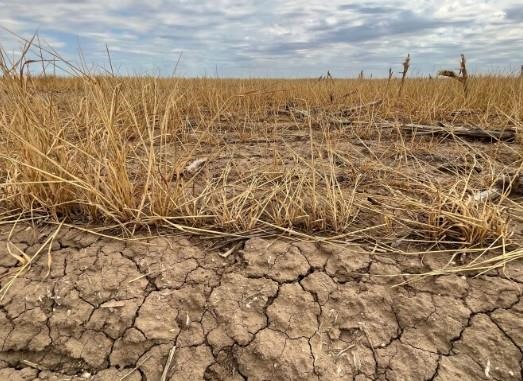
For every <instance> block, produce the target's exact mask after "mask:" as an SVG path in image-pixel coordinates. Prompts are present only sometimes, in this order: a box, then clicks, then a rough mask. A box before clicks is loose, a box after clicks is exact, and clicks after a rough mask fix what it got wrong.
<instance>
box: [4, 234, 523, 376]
mask: <svg viewBox="0 0 523 381" xmlns="http://www.w3.org/2000/svg"><path fill="white" fill-rule="evenodd" d="M51 231H52V230H51V229H50V228H49V227H40V228H38V227H36V228H32V227H30V226H27V227H22V226H19V227H17V229H16V231H14V232H12V234H11V237H10V238H9V240H8V234H9V231H8V230H6V229H3V231H2V237H1V239H2V247H1V251H0V285H1V286H4V285H5V283H6V282H7V281H8V280H9V279H10V275H13V274H15V273H16V272H17V271H18V269H17V267H16V265H17V261H16V260H15V259H14V258H13V257H12V256H11V255H10V254H9V252H8V249H9V247H11V246H12V245H16V246H17V247H18V248H20V249H21V250H24V251H25V252H26V253H29V255H30V254H31V253H36V252H37V251H38V250H39V249H40V247H41V246H42V244H43V242H45V240H46V238H47V237H48V236H49V234H50V232H51ZM8 241H9V243H8V244H6V242H8ZM49 255H50V258H51V260H52V266H51V267H50V273H49V274H47V273H48V270H49V268H48V260H49V258H48V255H47V250H46V254H45V255H41V256H40V257H39V258H38V259H37V260H36V261H35V262H34V263H33V265H32V266H31V268H30V269H29V270H28V271H27V272H25V273H23V274H22V275H21V276H20V277H19V278H18V279H17V280H16V282H14V283H13V284H12V286H11V287H10V288H8V289H7V292H6V294H5V295H4V297H3V299H2V300H1V302H0V343H1V350H0V379H2V380H78V381H80V380H86V379H87V380H107V381H113V380H121V379H125V380H133V381H134V380H136V381H138V380H143V381H145V380H148V381H156V380H158V381H159V380H162V379H165V380H200V379H202V380H203V379H205V380H247V379H248V380H290V379H293V380H351V379H352V380H358V381H363V380H455V379H463V380H521V378H522V368H523V352H522V351H523V336H522V335H521V332H522V328H523V327H522V322H523V300H522V298H521V295H522V292H523V291H522V285H523V264H522V263H521V262H514V263H512V264H511V265H510V266H507V267H506V268H505V269H502V270H492V271H490V272H488V273H486V274H483V275H480V276H475V277H474V276H472V275H474V274H470V273H469V274H466V275H456V274H450V275H441V276H434V277H428V278H425V279H423V280H420V281H418V282H412V283H407V284H403V285H400V286H397V287H393V286H395V285H397V284H398V283H400V282H401V281H403V280H404V279H406V278H405V277H404V276H401V275H399V274H402V273H423V272H429V271H431V270H437V269H441V267H442V266H443V265H444V263H445V262H446V261H448V260H449V259H450V257H449V256H448V255H447V254H442V255H441V256H439V257H437V256H435V255H432V254H431V255H430V256H427V257H425V258H422V257H420V256H405V255H392V254H386V255H385V254H377V253H374V254H373V253H371V252H369V251H368V250H366V249H365V248H364V247H362V246H360V245H356V244H354V245H350V246H343V247H341V246H337V245H333V244H325V243H318V242H300V241H289V240H285V239H283V238H281V239H263V238H252V239H248V240H246V241H244V242H243V243H242V245H241V247H240V248H239V249H238V250H237V251H235V252H233V253H232V254H230V255H229V256H227V257H226V258H224V257H223V251H218V250H215V249H212V248H209V245H207V244H205V242H203V241H201V240H198V239H196V238H187V237H185V238H184V237H162V238H152V239H147V240H144V241H139V242H138V241H128V242H124V241H117V240H111V239H107V238H101V237H98V236H95V235H90V234H87V233H79V232H78V231H77V230H72V229H65V228H64V229H63V230H62V231H61V232H60V233H59V234H58V236H57V237H56V239H55V240H54V241H53V243H52V250H51V251H50V252H49ZM383 275H396V276H395V277H390V276H383ZM170 353H171V354H172V360H171V362H170V363H168V358H169V354H170ZM166 367H167V370H166V371H165V372H166V373H165V376H164V377H165V378H162V374H163V373H164V370H165V368H166Z"/></svg>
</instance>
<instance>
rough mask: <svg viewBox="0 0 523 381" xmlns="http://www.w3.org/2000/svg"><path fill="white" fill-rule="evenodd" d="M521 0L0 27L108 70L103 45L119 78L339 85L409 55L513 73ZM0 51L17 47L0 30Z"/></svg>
mask: <svg viewBox="0 0 523 381" xmlns="http://www.w3.org/2000/svg"><path fill="white" fill-rule="evenodd" d="M522 25H523V5H521V3H520V1H519V0H500V1H496V2H494V1H488V0H483V1H477V0H442V1H439V2H437V3H436V2H432V1H426V0H425V1H420V2H417V3H416V4H415V7H413V3H412V2H411V1H407V0H393V1H384V0H380V1H356V2H351V4H350V5H347V2H346V1H341V0H331V1H329V2H326V1H324V0H310V1H307V2H302V1H298V0H294V1H288V0H267V1H263V2H260V1H256V0H214V1H211V0H209V1H196V0H195V1H190V0H177V1H167V0H148V1H147V2H143V1H137V0H104V1H102V0H86V1H81V0H70V1H66V0H61V1H51V0H40V1H38V2H37V3H36V4H35V2H34V1H29V0H0V26H4V27H6V28H8V29H10V30H13V31H15V32H17V33H19V34H22V35H24V36H26V37H27V36H31V35H32V33H34V32H35V31H36V30H39V31H40V34H41V36H42V37H45V39H46V41H48V42H49V43H50V44H51V45H52V46H53V47H55V48H57V49H60V50H61V51H62V52H63V53H64V55H66V56H67V57H72V56H74V55H75V54H76V51H77V48H78V44H80V46H81V48H82V51H83V53H84V55H85V58H86V60H88V61H89V60H91V61H93V62H94V63H95V64H97V65H105V64H106V59H107V57H106V52H105V44H106V43H107V44H108V45H109V48H110V49H111V51H112V52H114V54H113V60H114V62H116V63H117V64H118V67H120V68H122V70H124V71H125V70H126V71H129V72H136V71H140V70H150V68H151V67H154V68H157V69H160V70H161V71H162V72H163V73H165V74H168V73H170V72H171V70H172V66H173V65H174V63H175V62H176V60H177V58H178V55H179V52H180V51H183V52H184V58H183V61H182V65H181V67H180V71H181V72H182V73H183V74H186V75H202V74H205V73H212V74H214V71H215V67H216V65H217V66H218V71H219V73H220V74H222V75H228V76H232V75H275V76H289V75H290V76H302V75H304V76H309V75H318V73H322V72H325V71H326V70H327V69H330V70H331V71H332V72H333V73H334V74H337V75H339V76H342V75H349V74H354V73H357V72H359V71H360V70H361V69H365V70H366V71H367V72H370V71H374V72H375V73H378V74H382V75H383V74H385V73H386V71H387V70H388V67H389V66H391V65H396V66H398V65H400V63H401V60H402V59H403V57H404V56H405V54H406V53H407V52H410V53H411V55H412V58H413V61H412V62H413V69H415V70H417V71H419V72H431V71H434V70H436V69H437V68H439V67H441V66H445V65H449V64H454V63H455V61H456V60H457V57H459V54H460V53H462V52H464V53H465V54H467V55H468V58H469V63H470V64H471V65H473V66H474V65H476V67H475V68H476V69H477V70H481V68H482V67H481V65H489V70H491V67H492V65H494V66H495V65H499V66H500V69H502V66H505V67H506V66H509V65H518V64H520V62H518V60H521V59H522V57H521V55H518V54H517V52H518V51H523V27H522ZM0 39H1V41H2V44H3V46H4V48H6V47H7V48H9V49H14V47H15V46H17V43H16V41H15V39H14V38H13V37H12V36H10V35H9V34H7V33H6V32H4V31H0Z"/></svg>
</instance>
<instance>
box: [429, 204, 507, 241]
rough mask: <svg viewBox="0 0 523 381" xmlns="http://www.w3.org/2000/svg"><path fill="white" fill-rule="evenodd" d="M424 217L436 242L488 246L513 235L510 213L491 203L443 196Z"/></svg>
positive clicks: (430, 235)
mask: <svg viewBox="0 0 523 381" xmlns="http://www.w3.org/2000/svg"><path fill="white" fill-rule="evenodd" d="M424 218H425V219H426V220H425V221H426V222H425V224H426V226H427V233H428V234H429V237H430V238H431V239H432V240H434V241H436V242H445V241H447V242H456V243H460V244H463V245H485V244H489V243H492V242H495V241H498V240H500V239H501V238H508V236H509V229H508V221H507V218H506V216H503V213H502V211H501V210H500V208H499V207H498V206H497V205H495V204H493V203H489V202H477V201H474V200H472V199H465V200H463V199H461V200H458V199H450V198H448V197H441V196H440V197H438V199H437V200H436V201H435V203H434V206H433V208H432V209H431V210H429V211H428V212H427V213H425V217H424Z"/></svg>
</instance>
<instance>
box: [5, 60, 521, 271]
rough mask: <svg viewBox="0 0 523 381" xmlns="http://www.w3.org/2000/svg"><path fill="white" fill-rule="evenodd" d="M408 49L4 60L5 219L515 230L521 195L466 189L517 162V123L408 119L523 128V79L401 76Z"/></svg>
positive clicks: (208, 227) (432, 241)
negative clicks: (458, 129)
mask: <svg viewBox="0 0 523 381" xmlns="http://www.w3.org/2000/svg"><path fill="white" fill-rule="evenodd" d="M409 64H410V57H409V58H408V59H407V61H406V66H405V65H404V66H405V68H404V71H403V77H402V79H398V80H396V79H392V77H391V76H389V79H384V80H363V79H360V80H335V79H334V80H332V79H331V78H330V79H329V80H328V81H318V80H317V79H314V80H313V79H310V80H309V79H303V80H269V79H267V80H261V79H248V80H247V79H246V80H240V79H229V80H217V79H207V78H202V79H181V78H170V79H166V78H153V77H136V78H123V77H114V76H112V75H110V76H91V75H88V74H83V75H77V76H74V77H71V78H58V77H52V76H46V77H30V76H28V75H27V73H24V72H23V70H22V69H23V68H24V67H25V66H26V62H23V61H21V62H20V63H19V64H18V69H19V70H9V68H8V65H6V64H5V63H4V65H3V66H4V76H3V77H2V78H1V79H0V87H1V94H0V100H1V102H0V129H1V135H0V176H1V179H2V185H1V187H2V188H1V189H2V201H1V205H2V209H3V211H4V212H3V219H4V220H5V221H9V220H12V219H13V218H20V216H22V218H27V217H28V216H29V218H33V219H34V218H42V216H43V217H44V218H45V219H46V220H47V221H55V222H58V221H59V222H60V223H63V222H64V221H65V222H66V223H68V224H71V223H74V224H77V225H79V224H81V225H83V226H93V225H98V226H108V227H111V228H115V227H118V228H119V230H120V231H121V232H122V233H123V234H126V235H128V236H131V235H132V234H133V233H135V232H136V231H137V229H140V230H143V229H149V230H150V231H152V230H151V229H158V228H161V229H174V230H177V231H184V232H193V233H200V234H206V235H212V234H218V235H232V236H238V235H255V234H258V235H259V234H290V235H293V236H296V237H300V238H301V239H316V240H330V241H331V242H334V243H338V244H342V243H344V242H346V241H349V240H351V241H353V240H358V241H361V242H363V243H370V244H373V245H377V246H379V247H381V248H382V250H393V251H400V249H399V248H400V247H401V250H405V251H408V250H410V249H412V248H413V247H414V248H416V250H419V248H420V247H423V248H424V250H432V249H434V250H435V248H440V247H441V246H444V247H455V248H460V249H462V248H464V247H476V248H477V247H487V248H488V247H494V246H495V247H496V248H497V247H499V245H498V243H499V242H503V244H504V245H505V246H506V247H509V246H510V245H519V244H521V238H522V237H521V233H518V232H520V231H521V223H522V216H523V210H522V206H521V205H522V204H521V198H519V199H518V198H517V197H516V198H514V197H512V196H510V197H509V195H508V194H507V193H505V194H503V195H502V197H501V198H500V199H499V200H497V201H495V202H493V201H489V200H486V201H480V202H473V201H471V198H470V194H471V193H472V192H475V191H478V190H481V189H489V188H491V187H493V186H494V184H495V180H496V178H498V177H499V176H500V175H503V174H507V173H515V172H514V171H520V170H521V163H522V157H523V149H522V142H521V138H519V140H518V141H516V142H512V143H503V142H496V143H492V144H491V143H485V142H470V141H465V140H462V139H460V138H457V137H452V138H449V139H442V138H437V137H434V136H416V135H415V134H414V135H406V134H405V133H404V132H403V131H402V130H401V129H400V128H399V127H400V126H401V125H402V124H405V123H420V124H434V123H436V122H445V123H449V124H452V125H475V126H480V127H482V128H485V129H490V128H496V129H504V128H515V129H516V130H517V131H521V127H522V125H521V121H522V120H523V96H522V94H523V81H522V80H521V78H516V77H502V76H485V77H475V76H471V75H468V76H467V97H463V95H462V91H463V90H462V89H461V88H460V84H458V83H457V82H456V81H447V80H445V79H434V80H433V79H406V78H405V77H406V73H407V70H408V65H409ZM71 71H75V72H76V70H71ZM78 71H79V70H78ZM391 72H392V71H391ZM400 94H401V97H400ZM378 100H379V102H377V101H378ZM519 136H521V134H519ZM199 159H202V161H201V162H197V163H195V160H199ZM204 159H205V160H204ZM191 165H192V167H191ZM188 167H189V169H188ZM478 168H479V170H478ZM518 229H519V230H518ZM514 232H516V233H517V234H514ZM513 253H516V254H517V253H519V254H518V255H521V251H519V252H517V251H515V252H513ZM511 258H512V257H511ZM503 260H504V261H505V260H506V258H505V259H503Z"/></svg>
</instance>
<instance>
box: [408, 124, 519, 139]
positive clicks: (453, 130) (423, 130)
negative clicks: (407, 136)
mask: <svg viewBox="0 0 523 381" xmlns="http://www.w3.org/2000/svg"><path fill="white" fill-rule="evenodd" d="M401 128H402V129H403V130H406V131H408V132H412V133H414V134H416V135H448V136H452V135H454V136H460V137H464V138H469V139H472V140H489V141H513V140H515V138H516V133H517V131H516V129H515V128H507V129H504V130H485V129H483V128H480V127H464V126H449V125H445V124H443V123H441V125H439V126H428V125H423V124H406V125H403V126H401Z"/></svg>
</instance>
